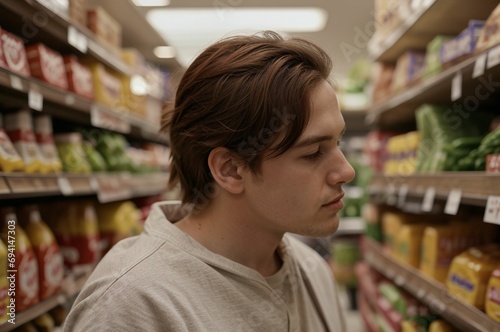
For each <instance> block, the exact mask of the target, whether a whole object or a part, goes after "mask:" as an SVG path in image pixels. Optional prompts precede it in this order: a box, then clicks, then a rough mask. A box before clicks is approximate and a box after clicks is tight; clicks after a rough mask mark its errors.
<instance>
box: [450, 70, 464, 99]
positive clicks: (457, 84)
mask: <svg viewBox="0 0 500 332" xmlns="http://www.w3.org/2000/svg"><path fill="white" fill-rule="evenodd" d="M460 97H462V72H458V73H456V74H455V77H453V80H452V81H451V101H456V100H458V99H460Z"/></svg>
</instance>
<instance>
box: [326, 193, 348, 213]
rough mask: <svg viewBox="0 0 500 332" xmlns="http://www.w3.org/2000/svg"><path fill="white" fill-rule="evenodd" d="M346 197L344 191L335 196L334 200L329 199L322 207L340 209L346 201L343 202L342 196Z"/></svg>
mask: <svg viewBox="0 0 500 332" xmlns="http://www.w3.org/2000/svg"><path fill="white" fill-rule="evenodd" d="M343 197H344V193H342V194H340V195H339V196H337V197H335V198H334V199H333V200H331V201H329V202H328V203H326V204H323V205H322V206H321V207H324V208H327V209H330V210H333V211H340V210H341V209H342V208H343V207H344V203H342V198H343Z"/></svg>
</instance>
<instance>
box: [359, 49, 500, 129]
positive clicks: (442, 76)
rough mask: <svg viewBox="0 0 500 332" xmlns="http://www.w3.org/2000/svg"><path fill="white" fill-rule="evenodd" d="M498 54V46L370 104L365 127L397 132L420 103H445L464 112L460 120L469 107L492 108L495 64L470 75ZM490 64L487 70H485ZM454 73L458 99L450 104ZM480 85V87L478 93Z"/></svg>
mask: <svg viewBox="0 0 500 332" xmlns="http://www.w3.org/2000/svg"><path fill="white" fill-rule="evenodd" d="M499 52H500V46H499V45H497V46H495V47H492V48H490V49H488V50H485V51H483V52H479V53H478V54H476V55H475V56H472V57H470V58H469V59H467V60H464V61H462V62H460V63H458V64H455V65H453V66H450V67H448V68H446V69H445V70H443V71H442V72H441V73H439V74H437V75H435V76H432V77H430V78H428V79H425V80H420V81H417V82H415V83H414V84H413V85H412V86H410V87H408V88H407V89H405V90H403V91H402V92H400V93H398V94H395V95H394V96H392V97H389V98H388V99H386V100H385V101H383V102H381V103H378V104H375V105H373V106H372V107H371V109H370V111H369V112H368V115H367V118H366V122H367V124H368V125H369V126H377V127H380V128H385V129H398V128H400V126H401V124H405V123H414V122H415V110H416V109H417V108H418V107H419V106H420V105H422V104H424V103H441V104H448V105H450V109H453V108H454V107H457V108H458V107H460V108H461V109H462V110H463V109H465V115H463V116H462V118H464V119H465V118H466V117H468V115H467V113H468V112H469V111H468V109H470V108H471V107H472V109H473V111H475V110H476V109H475V108H477V105H475V104H476V103H477V104H479V102H480V103H481V106H483V105H484V106H486V107H487V106H489V105H495V103H497V102H498V96H495V95H494V93H495V92H498V77H500V66H499V65H498V63H496V61H495V62H491V61H489V62H488V64H487V65H486V68H485V70H484V73H483V74H482V75H480V76H478V77H477V78H473V73H474V68H475V66H476V63H478V64H479V63H483V66H485V64H484V57H487V58H488V57H491V58H495V60H496V59H497V56H498V54H499ZM490 65H491V67H490V68H487V67H488V66H490ZM483 68H484V67H483ZM457 74H458V75H460V74H461V76H462V78H461V81H462V84H461V95H462V97H461V98H459V99H458V100H456V101H455V102H454V103H452V100H451V91H452V84H453V79H454V78H455V77H456V75H457ZM480 86H481V87H482V88H481V89H480V90H478V89H479V87H480ZM467 103H468V104H467ZM469 104H470V105H472V106H469ZM484 106H483V107H484Z"/></svg>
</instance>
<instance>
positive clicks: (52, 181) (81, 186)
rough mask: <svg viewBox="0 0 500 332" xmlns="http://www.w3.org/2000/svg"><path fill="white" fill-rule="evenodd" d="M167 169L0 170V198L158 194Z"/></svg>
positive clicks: (109, 198) (117, 197)
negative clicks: (93, 171)
mask: <svg viewBox="0 0 500 332" xmlns="http://www.w3.org/2000/svg"><path fill="white" fill-rule="evenodd" d="M168 176H169V175H168V173H152V174H128V173H101V174H93V175H71V174H58V175H56V174H49V175H44V174H26V173H0V199H17V198H34V197H43V196H61V195H62V196H68V197H72V196H85V195H97V198H98V199H99V201H100V202H101V203H107V202H114V201H119V200H126V199H132V198H137V197H144V196H152V195H158V194H161V193H163V192H165V191H166V189H167V183H168Z"/></svg>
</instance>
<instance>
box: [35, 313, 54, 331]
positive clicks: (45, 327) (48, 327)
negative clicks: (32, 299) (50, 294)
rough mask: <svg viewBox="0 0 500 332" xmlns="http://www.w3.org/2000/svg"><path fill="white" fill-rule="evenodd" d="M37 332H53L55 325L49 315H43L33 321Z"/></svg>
mask: <svg viewBox="0 0 500 332" xmlns="http://www.w3.org/2000/svg"><path fill="white" fill-rule="evenodd" d="M33 324H34V325H35V327H36V329H37V331H38V332H53V331H54V327H55V323H54V320H53V319H52V316H50V315H49V313H47V312H46V313H44V314H42V315H40V316H38V317H37V318H35V319H34V320H33Z"/></svg>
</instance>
